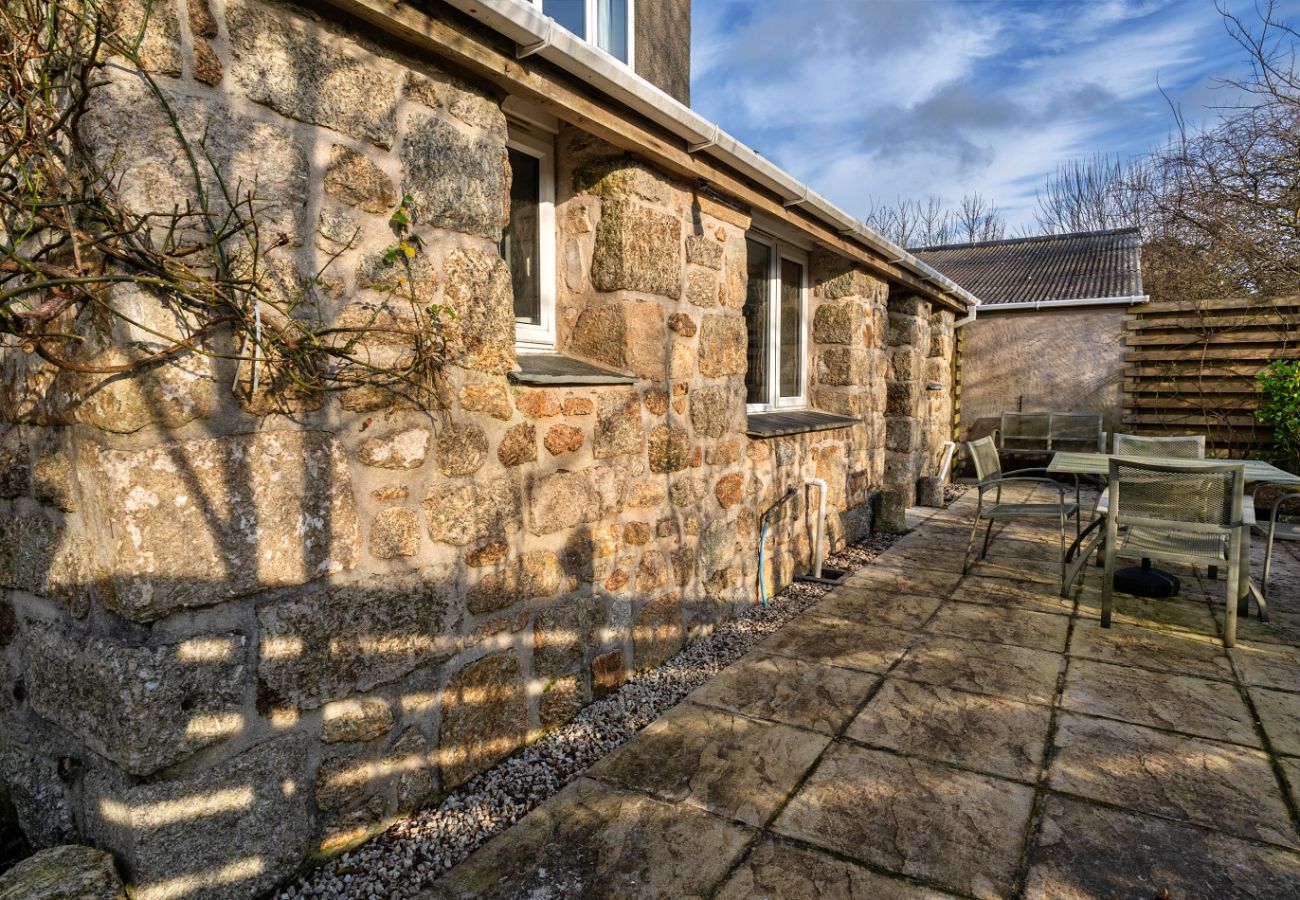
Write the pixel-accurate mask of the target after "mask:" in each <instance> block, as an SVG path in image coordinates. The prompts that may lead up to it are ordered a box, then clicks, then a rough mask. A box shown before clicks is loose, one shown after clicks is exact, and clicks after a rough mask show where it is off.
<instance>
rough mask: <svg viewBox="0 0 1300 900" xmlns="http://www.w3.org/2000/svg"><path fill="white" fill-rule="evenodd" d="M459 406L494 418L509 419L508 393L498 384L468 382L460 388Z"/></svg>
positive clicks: (467, 410)
mask: <svg viewBox="0 0 1300 900" xmlns="http://www.w3.org/2000/svg"><path fill="white" fill-rule="evenodd" d="M460 408H461V409H463V410H465V411H466V412H482V413H487V414H488V415H489V416H491V417H492V418H494V419H500V420H501V421H503V422H506V421H509V420H510V416H511V410H510V393H509V391H507V390H506V388H505V386H504V385H500V384H485V385H479V384H470V385H466V386H465V387H463V388H461V389H460Z"/></svg>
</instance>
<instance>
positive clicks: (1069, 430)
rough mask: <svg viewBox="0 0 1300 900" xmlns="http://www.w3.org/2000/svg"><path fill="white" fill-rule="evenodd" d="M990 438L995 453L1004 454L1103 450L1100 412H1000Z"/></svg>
mask: <svg viewBox="0 0 1300 900" xmlns="http://www.w3.org/2000/svg"><path fill="white" fill-rule="evenodd" d="M993 439H994V440H995V441H996V442H997V446H998V453H1000V454H1002V455H1005V456H1046V455H1049V454H1052V453H1055V452H1057V451H1058V450H1074V451H1088V452H1095V453H1105V452H1106V431H1105V429H1104V427H1103V424H1102V416H1101V413H1061V412H1030V413H1024V412H1020V413H1003V414H1002V423H1001V426H1000V427H998V428H995V429H994V430H993Z"/></svg>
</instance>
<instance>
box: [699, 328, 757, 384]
mask: <svg viewBox="0 0 1300 900" xmlns="http://www.w3.org/2000/svg"><path fill="white" fill-rule="evenodd" d="M748 344H749V338H748V336H747V335H746V333H745V320H744V319H743V318H741V317H740V316H724V315H706V316H704V320H703V322H702V323H701V325H700V373H701V374H703V375H710V376H720V375H744V374H745V370H746V369H747V368H748V367H749V363H748V360H747V359H746V358H745V350H746V347H747V346H748Z"/></svg>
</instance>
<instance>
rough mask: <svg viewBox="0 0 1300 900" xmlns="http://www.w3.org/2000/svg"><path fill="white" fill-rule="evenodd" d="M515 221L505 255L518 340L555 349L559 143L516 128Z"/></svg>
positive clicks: (510, 144)
mask: <svg viewBox="0 0 1300 900" xmlns="http://www.w3.org/2000/svg"><path fill="white" fill-rule="evenodd" d="M506 152H507V154H508V155H509V159H510V222H509V224H507V225H506V227H505V230H504V231H502V232H501V258H502V259H504V260H505V261H506V265H508V266H509V267H510V280H511V287H512V288H513V289H514V297H515V340H516V342H517V343H519V344H520V345H521V346H525V347H535V348H547V349H551V348H554V347H555V144H554V141H552V140H551V139H550V137H549V136H543V135H538V134H534V133H532V132H528V131H524V130H522V129H518V128H514V127H512V128H511V130H510V137H509V140H507V141H506Z"/></svg>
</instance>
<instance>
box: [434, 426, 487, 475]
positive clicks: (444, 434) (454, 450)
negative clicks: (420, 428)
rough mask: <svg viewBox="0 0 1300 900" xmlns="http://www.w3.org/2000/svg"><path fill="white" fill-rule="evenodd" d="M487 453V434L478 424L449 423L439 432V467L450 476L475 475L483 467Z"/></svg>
mask: <svg viewBox="0 0 1300 900" xmlns="http://www.w3.org/2000/svg"><path fill="white" fill-rule="evenodd" d="M487 454H488V441H487V435H486V434H485V433H484V432H483V429H482V428H480V427H478V426H477V425H471V424H468V423H464V422H462V423H455V424H448V425H445V426H444V427H443V429H442V431H440V432H439V433H438V468H439V469H441V470H442V474H444V475H446V476H448V477H449V478H450V477H455V476H457V475H473V474H474V473H475V472H477V471H478V470H479V469H481V468H483V463H484V462H486V461H487Z"/></svg>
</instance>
